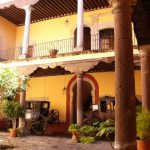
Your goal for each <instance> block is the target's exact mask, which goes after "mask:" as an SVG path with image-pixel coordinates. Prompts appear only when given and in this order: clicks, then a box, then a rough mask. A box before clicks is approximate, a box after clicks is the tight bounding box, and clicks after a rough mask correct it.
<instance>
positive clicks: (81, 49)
mask: <svg viewBox="0 0 150 150" xmlns="http://www.w3.org/2000/svg"><path fill="white" fill-rule="evenodd" d="M73 51H74V52H82V51H83V47H79V46H78V47H75V48H74V49H73Z"/></svg>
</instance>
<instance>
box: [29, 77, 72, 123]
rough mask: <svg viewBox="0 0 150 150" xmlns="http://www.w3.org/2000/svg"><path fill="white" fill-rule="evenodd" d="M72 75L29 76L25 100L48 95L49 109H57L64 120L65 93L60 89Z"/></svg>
mask: <svg viewBox="0 0 150 150" xmlns="http://www.w3.org/2000/svg"><path fill="white" fill-rule="evenodd" d="M71 77H72V75H66V76H49V77H40V78H31V80H30V81H29V85H30V86H29V87H28V89H27V100H29V99H32V98H36V97H37V98H38V97H48V98H49V100H50V102H51V104H50V105H51V106H50V109H58V110H59V112H60V120H61V121H65V120H66V114H65V113H66V95H65V94H63V92H62V89H63V88H64V85H65V87H66V86H67V83H68V81H69V80H70V79H71Z"/></svg>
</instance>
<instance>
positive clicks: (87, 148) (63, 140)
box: [0, 132, 112, 150]
mask: <svg viewBox="0 0 150 150" xmlns="http://www.w3.org/2000/svg"><path fill="white" fill-rule="evenodd" d="M0 144H11V145H14V146H16V148H14V149H13V150H112V149H111V147H110V144H109V142H104V141H98V142H95V143H93V144H81V143H77V144H72V143H71V138H70V137H65V136H62V135H61V136H56V135H54V136H35V135H29V136H25V137H16V138H11V137H9V133H5V132H0Z"/></svg>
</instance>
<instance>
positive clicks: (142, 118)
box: [136, 111, 150, 141]
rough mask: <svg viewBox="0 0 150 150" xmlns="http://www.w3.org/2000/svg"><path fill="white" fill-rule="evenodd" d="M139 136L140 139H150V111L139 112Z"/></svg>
mask: <svg viewBox="0 0 150 150" xmlns="http://www.w3.org/2000/svg"><path fill="white" fill-rule="evenodd" d="M136 122H137V136H138V137H139V139H140V140H144V141H147V140H150V112H147V111H142V112H141V113H138V114H137V119H136Z"/></svg>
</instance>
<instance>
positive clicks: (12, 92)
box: [0, 68, 29, 100]
mask: <svg viewBox="0 0 150 150" xmlns="http://www.w3.org/2000/svg"><path fill="white" fill-rule="evenodd" d="M28 80H29V76H22V77H19V76H18V75H17V74H16V70H15V69H13V68H4V69H2V68H1V69H0V97H1V99H2V100H3V99H8V100H14V99H15V96H16V92H17V90H18V89H20V90H25V89H26V88H27V86H28V83H27V81H28Z"/></svg>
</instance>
